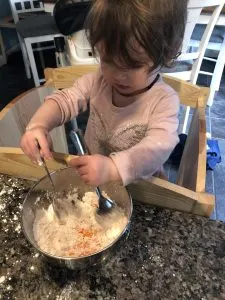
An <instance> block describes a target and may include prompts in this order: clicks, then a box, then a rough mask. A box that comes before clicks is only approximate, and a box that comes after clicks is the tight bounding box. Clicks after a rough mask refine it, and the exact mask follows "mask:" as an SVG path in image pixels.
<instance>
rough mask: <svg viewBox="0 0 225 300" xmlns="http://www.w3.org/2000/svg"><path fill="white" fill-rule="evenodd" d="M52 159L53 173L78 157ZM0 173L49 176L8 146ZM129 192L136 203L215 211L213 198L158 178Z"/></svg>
mask: <svg viewBox="0 0 225 300" xmlns="http://www.w3.org/2000/svg"><path fill="white" fill-rule="evenodd" d="M53 157H54V159H53V160H49V161H47V165H48V167H49V169H50V170H51V171H54V170H58V169H60V168H64V167H66V166H67V163H68V161H70V160H71V159H73V158H74V157H75V156H72V155H64V154H61V153H53ZM0 173H2V174H8V175H12V176H16V177H19V178H24V179H29V180H35V181H36V180H38V179H40V178H41V177H43V176H45V175H46V173H45V170H44V168H43V167H39V166H37V165H34V164H33V163H32V162H31V161H30V160H29V158H28V157H27V156H26V155H24V154H23V152H22V150H21V149H19V148H6V147H5V148H4V147H3V148H0ZM128 190H129V192H130V193H131V196H132V198H133V199H135V200H137V201H140V202H143V203H148V204H152V205H157V206H161V207H166V208H170V209H176V210H180V211H185V212H189V213H194V214H199V215H204V216H209V215H210V214H211V212H212V210H213V208H214V200H215V199H214V196H212V195H208V194H205V193H195V192H193V191H190V190H188V189H185V188H183V187H180V186H177V185H175V184H173V183H170V182H168V181H165V180H162V179H159V178H155V177H153V178H152V180H151V182H149V181H141V182H139V183H137V184H132V185H129V186H128Z"/></svg>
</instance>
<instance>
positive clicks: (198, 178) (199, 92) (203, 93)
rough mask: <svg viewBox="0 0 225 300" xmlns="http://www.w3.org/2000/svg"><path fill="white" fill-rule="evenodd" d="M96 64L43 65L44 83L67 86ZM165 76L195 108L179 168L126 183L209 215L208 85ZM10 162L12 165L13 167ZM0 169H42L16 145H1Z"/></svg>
mask: <svg viewBox="0 0 225 300" xmlns="http://www.w3.org/2000/svg"><path fill="white" fill-rule="evenodd" d="M97 68H98V66H97V65H86V66H81V65H79V66H73V67H67V68H59V69H46V70H45V76H46V80H47V81H46V85H47V86H48V87H50V86H51V87H54V88H56V89H60V88H66V87H70V86H71V85H72V84H73V82H74V80H75V79H76V78H78V77H80V76H82V75H84V74H85V73H87V72H90V71H95V70H96V69H97ZM164 80H165V81H166V82H167V83H168V84H169V85H171V86H172V87H173V88H174V89H175V90H176V91H177V93H178V94H179V96H180V100H181V103H182V104H184V105H187V106H191V107H192V108H194V114H193V118H192V122H191V127H190V132H189V135H188V138H187V142H186V145H185V150H184V153H183V157H182V160H181V164H180V167H179V171H178V177H177V183H176V184H173V183H171V182H168V181H166V180H163V179H159V178H156V177H153V178H152V180H151V182H149V181H140V182H139V183H136V184H131V185H129V186H128V190H129V191H130V193H131V195H132V198H133V199H135V200H137V201H141V202H145V203H150V204H153V205H157V206H162V207H167V208H171V209H176V210H180V211H185V212H189V213H193V214H199V215H204V216H210V215H211V213H212V210H213V208H214V202H215V199H214V196H213V195H210V194H207V193H205V178H206V123H205V105H206V103H207V99H208V96H209V89H208V88H202V87H198V86H196V85H193V84H191V83H188V82H185V81H182V80H179V79H176V78H172V77H169V76H164ZM54 158H55V160H53V161H50V162H48V165H49V168H50V169H51V170H55V169H58V168H60V167H62V166H64V165H65V164H66V162H67V161H68V160H70V159H71V156H69V155H66V154H59V153H57V154H54ZM12 166H13V167H12ZM0 173H4V174H10V175H14V176H19V177H23V178H29V179H32V180H37V179H38V178H40V177H42V176H43V175H44V174H45V173H44V170H43V169H42V168H40V167H38V166H35V165H33V164H32V163H31V162H30V161H29V159H28V158H27V157H26V156H25V155H24V154H23V153H22V151H21V150H20V149H18V148H0Z"/></svg>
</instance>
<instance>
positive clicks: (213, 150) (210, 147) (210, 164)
mask: <svg viewBox="0 0 225 300" xmlns="http://www.w3.org/2000/svg"><path fill="white" fill-rule="evenodd" d="M179 139H180V141H179V143H178V144H177V146H176V147H175V149H174V150H173V152H172V153H171V155H170V158H169V159H170V161H171V162H172V164H173V165H175V166H179V165H180V161H181V158H182V155H183V151H184V146H185V143H186V139H187V135H186V134H183V133H182V134H179ZM220 162H221V155H220V149H219V144H218V141H217V140H207V166H206V167H207V170H214V168H215V166H216V165H217V164H218V163H220Z"/></svg>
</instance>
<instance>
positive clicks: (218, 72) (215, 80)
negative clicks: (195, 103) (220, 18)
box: [207, 37, 225, 106]
mask: <svg viewBox="0 0 225 300" xmlns="http://www.w3.org/2000/svg"><path fill="white" fill-rule="evenodd" d="M224 53H225V37H224V40H223V43H222V45H221V47H220V51H219V55H218V58H217V60H216V65H215V68H214V71H213V76H212V81H211V84H210V89H211V92H210V97H209V100H208V103H207V105H208V106H212V104H213V99H214V94H215V91H218V90H219V88H220V82H221V78H222V75H223V69H224V65H225V55H224Z"/></svg>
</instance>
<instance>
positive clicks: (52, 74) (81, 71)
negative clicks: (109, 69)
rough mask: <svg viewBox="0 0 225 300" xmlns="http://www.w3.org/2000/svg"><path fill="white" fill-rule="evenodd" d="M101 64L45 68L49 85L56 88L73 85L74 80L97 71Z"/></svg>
mask: <svg viewBox="0 0 225 300" xmlns="http://www.w3.org/2000/svg"><path fill="white" fill-rule="evenodd" d="M98 68H99V65H91V64H90V65H76V66H71V67H65V68H56V69H51V68H47V69H45V78H46V80H47V85H52V86H53V87H54V88H56V89H63V88H68V87H71V86H72V85H73V83H74V81H75V80H76V79H77V78H79V77H81V76H83V75H85V74H87V73H91V72H95V71H96V70H97V69H98Z"/></svg>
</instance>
